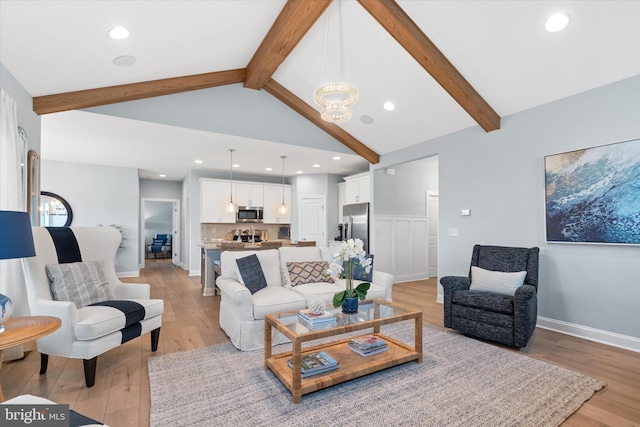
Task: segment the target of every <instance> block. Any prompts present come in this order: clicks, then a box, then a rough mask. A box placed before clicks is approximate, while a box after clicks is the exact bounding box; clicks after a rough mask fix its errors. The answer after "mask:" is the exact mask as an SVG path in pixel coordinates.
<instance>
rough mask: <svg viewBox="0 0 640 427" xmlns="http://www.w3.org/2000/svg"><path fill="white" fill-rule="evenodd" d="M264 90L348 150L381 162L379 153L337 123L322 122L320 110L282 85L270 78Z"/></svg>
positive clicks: (370, 161)
mask: <svg viewBox="0 0 640 427" xmlns="http://www.w3.org/2000/svg"><path fill="white" fill-rule="evenodd" d="M263 89H264V90H266V91H267V92H269V93H270V94H271V95H273V96H275V97H276V98H278V99H279V100H280V101H281V102H283V103H285V104H286V105H288V106H289V107H290V108H291V109H293V110H294V111H295V112H297V113H298V114H300V115H301V116H303V117H304V118H306V119H307V120H309V121H310V122H311V123H313V124H314V125H316V126H318V127H319V128H320V129H322V130H323V131H325V132H326V133H328V134H329V135H331V136H332V137H334V138H335V139H337V140H338V141H340V142H341V143H342V144H344V145H345V146H346V147H347V148H349V149H350V150H351V151H353V152H354V153H356V154H357V155H359V156H360V157H362V158H364V159H365V160H367V161H368V162H369V163H373V164H376V163H379V162H380V156H379V155H378V153H376V152H375V151H373V150H372V149H371V148H369V147H367V146H366V145H364V144H363V143H362V142H360V141H358V140H357V139H356V138H354V137H353V136H351V135H350V134H349V133H347V132H345V131H344V130H343V129H342V128H341V127H339V126H338V125H336V124H335V123H329V122H325V121H324V120H322V118H321V117H320V112H318V110H316V109H315V108H313V107H312V106H310V105H309V104H307V103H306V102H304V101H303V100H302V99H300V98H298V97H297V96H295V95H294V94H293V93H291V92H290V91H289V90H288V89H286V88H285V87H284V86H282V85H281V84H280V83H278V82H276V81H275V80H273V79H271V78H270V79H269V80H267V82H266V83H265V85H264V87H263Z"/></svg>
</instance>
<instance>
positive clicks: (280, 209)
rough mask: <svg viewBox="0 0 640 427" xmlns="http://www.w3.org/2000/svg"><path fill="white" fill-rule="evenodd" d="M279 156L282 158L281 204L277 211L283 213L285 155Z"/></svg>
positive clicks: (285, 208)
mask: <svg viewBox="0 0 640 427" xmlns="http://www.w3.org/2000/svg"><path fill="white" fill-rule="evenodd" d="M280 158H281V159H282V204H281V205H280V208H279V209H278V212H279V213H280V215H284V214H286V213H287V205H286V204H285V203H284V159H286V158H287V156H280Z"/></svg>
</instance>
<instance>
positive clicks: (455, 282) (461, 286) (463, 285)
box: [440, 276, 471, 292]
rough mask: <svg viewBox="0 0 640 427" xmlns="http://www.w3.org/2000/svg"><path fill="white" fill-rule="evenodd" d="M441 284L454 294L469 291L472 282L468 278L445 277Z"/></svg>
mask: <svg viewBox="0 0 640 427" xmlns="http://www.w3.org/2000/svg"><path fill="white" fill-rule="evenodd" d="M440 284H441V285H442V287H443V288H444V289H445V292H446V291H447V290H449V291H451V292H454V291H459V290H468V289H469V287H470V286H471V281H470V280H469V277H468V276H445V277H443V278H441V279H440Z"/></svg>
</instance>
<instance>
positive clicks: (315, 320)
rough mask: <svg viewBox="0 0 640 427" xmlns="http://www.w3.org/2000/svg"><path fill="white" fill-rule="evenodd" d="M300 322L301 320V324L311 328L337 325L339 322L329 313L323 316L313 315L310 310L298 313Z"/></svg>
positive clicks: (324, 313) (325, 312) (322, 314)
mask: <svg viewBox="0 0 640 427" xmlns="http://www.w3.org/2000/svg"><path fill="white" fill-rule="evenodd" d="M298 320H300V322H302V323H303V324H304V325H305V326H309V327H314V326H315V327H317V326H324V325H335V324H336V322H337V319H336V317H335V316H334V315H333V314H331V313H329V312H328V311H324V312H323V313H321V314H315V313H311V311H309V309H308V308H307V309H305V310H300V311H299V312H298Z"/></svg>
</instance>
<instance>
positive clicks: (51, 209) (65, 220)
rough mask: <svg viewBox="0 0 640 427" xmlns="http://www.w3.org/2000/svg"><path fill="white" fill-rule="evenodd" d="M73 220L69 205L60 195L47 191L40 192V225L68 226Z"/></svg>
mask: <svg viewBox="0 0 640 427" xmlns="http://www.w3.org/2000/svg"><path fill="white" fill-rule="evenodd" d="M72 220H73V212H72V211H71V206H69V203H67V201H66V200H65V199H63V198H62V197H60V196H58V195H57V194H54V193H50V192H48V191H41V192H40V225H41V226H42V227H68V226H70V225H71V221H72Z"/></svg>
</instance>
